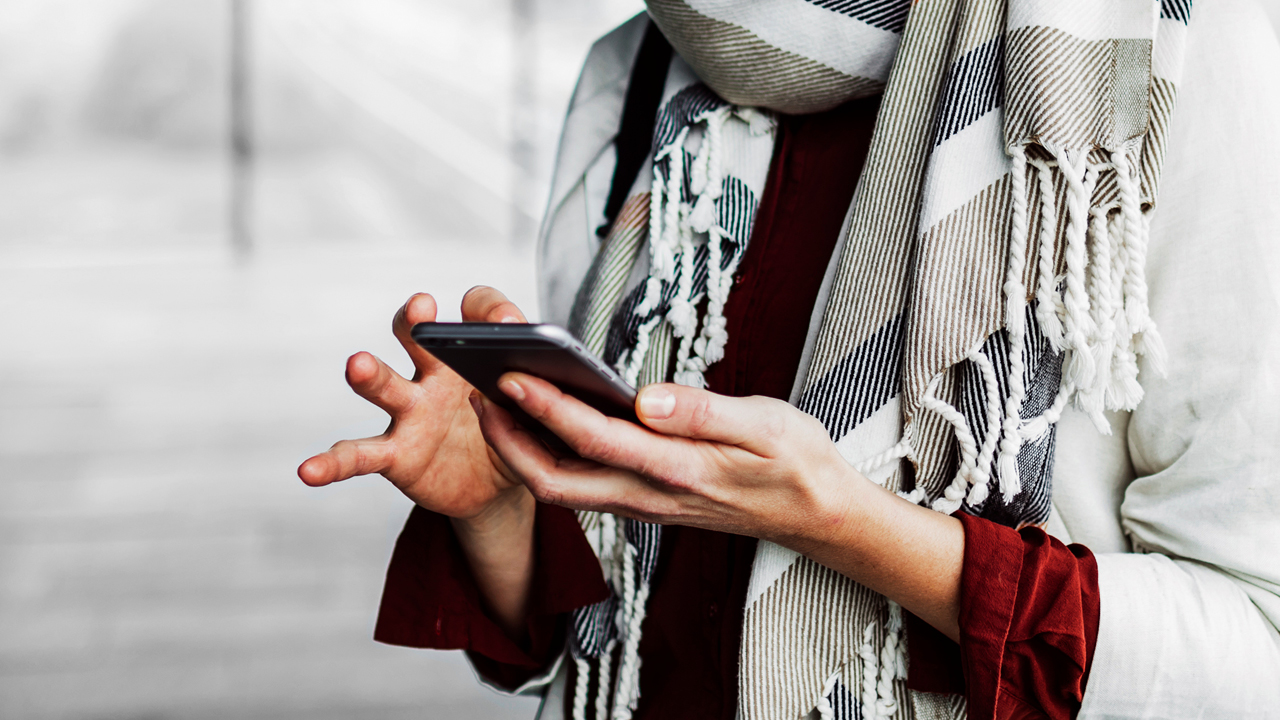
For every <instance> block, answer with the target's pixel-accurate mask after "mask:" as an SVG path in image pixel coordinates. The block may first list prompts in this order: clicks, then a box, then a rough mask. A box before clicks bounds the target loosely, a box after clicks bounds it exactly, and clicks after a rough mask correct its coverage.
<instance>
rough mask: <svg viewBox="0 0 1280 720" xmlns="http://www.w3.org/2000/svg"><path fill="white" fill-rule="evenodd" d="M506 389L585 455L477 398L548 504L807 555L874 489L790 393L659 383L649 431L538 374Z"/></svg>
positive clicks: (510, 381) (517, 469)
mask: <svg viewBox="0 0 1280 720" xmlns="http://www.w3.org/2000/svg"><path fill="white" fill-rule="evenodd" d="M499 387H500V388H501V389H502V390H503V392H505V393H506V394H507V395H509V396H510V397H511V398H512V399H513V400H515V401H516V402H517V403H518V404H519V405H520V407H522V408H523V409H524V410H525V411H526V412H528V413H529V414H530V415H531V416H533V417H534V418H536V419H537V420H538V421H539V422H541V423H542V424H544V425H546V426H547V428H548V429H550V430H551V431H552V432H554V433H556V434H557V435H559V436H560V437H561V438H562V439H563V440H564V441H565V442H566V443H567V444H568V445H569V447H571V448H573V450H574V451H575V452H577V453H578V455H580V456H581V457H579V458H558V457H556V456H555V455H553V454H552V453H551V452H549V451H548V450H547V449H546V447H545V446H543V445H542V443H540V442H539V441H538V440H537V439H536V438H535V437H534V436H532V435H531V434H529V433H528V432H526V431H524V430H523V429H522V428H520V427H519V426H518V425H516V424H515V422H514V421H513V420H512V418H511V416H510V415H509V414H508V413H506V412H505V411H504V410H502V409H501V408H500V407H498V406H497V405H494V404H492V403H490V402H488V401H487V400H484V399H483V398H481V397H478V396H474V397H473V400H472V403H473V405H475V406H476V407H477V413H478V414H479V415H480V427H481V430H482V432H483V433H484V436H485V439H486V440H487V441H488V442H489V444H490V446H492V447H493V449H494V450H495V451H496V452H497V453H498V455H499V456H500V457H501V458H502V460H503V462H505V463H506V465H507V467H508V468H510V470H511V471H512V472H514V473H515V474H516V476H517V477H519V478H520V479H521V481H522V482H524V484H525V485H526V486H527V487H528V488H529V489H530V490H531V491H532V492H533V494H534V496H535V497H537V498H538V499H539V500H541V501H543V502H547V503H551V504H556V505H566V506H569V507H572V508H575V509H587V510H603V511H607V512H610V513H614V514H617V515H623V516H626V517H631V518H636V519H639V520H644V521H648V522H655V523H661V524H675V525H692V526H695V527H700V528H706V529H711V530H718V531H722V532H729V533H734V534H738V535H749V536H752V537H758V538H763V539H766V540H771V541H773V542H777V543H779V544H781V545H785V546H787V547H790V548H792V549H793V550H797V551H799V552H807V551H808V550H809V549H813V548H816V547H819V546H822V545H824V544H826V543H828V542H829V540H830V539H832V537H833V535H838V534H841V532H842V525H844V524H846V523H847V522H849V521H850V519H851V518H854V517H856V516H857V513H856V512H852V510H853V509H854V508H853V507H852V506H853V505H856V504H857V503H858V501H859V496H860V495H862V494H865V491H866V490H875V489H876V488H875V486H873V485H872V484H871V483H870V482H869V481H867V480H866V478H864V477H862V475H861V474H859V473H858V472H857V471H856V470H854V469H853V467H852V466H850V465H849V464H848V463H847V462H846V461H845V460H844V459H843V458H842V457H841V456H840V454H839V452H838V451H837V450H836V447H835V445H834V444H833V443H832V442H831V439H830V438H829V437H828V435H827V432H826V430H825V429H824V428H823V427H822V425H821V423H819V422H818V421H817V420H816V419H814V418H813V417H811V416H809V415H807V414H805V413H803V412H801V411H799V410H797V409H796V408H794V407H792V406H791V405H789V404H787V403H785V402H782V401H780V400H774V399H770V398H764V397H747V398H734V397H727V396H723V395H717V394H715V393H711V392H708V391H705V390H698V389H694V388H689V387H683V386H680V385H673V384H657V385H650V386H648V387H645V388H644V389H642V390H641V391H640V395H639V397H638V399H637V402H636V412H637V414H638V415H639V417H640V420H641V421H642V422H643V423H644V424H645V426H646V427H640V426H637V425H635V424H633V423H630V422H627V421H625V420H617V419H613V418H609V417H606V416H604V415H603V414H601V413H599V412H598V411H596V410H594V409H592V408H590V407H589V406H587V405H585V404H584V403H582V402H580V401H578V400H577V399H575V398H573V397H570V396H568V395H565V394H564V393H562V392H560V390H558V389H557V388H556V387H555V386H553V385H551V384H550V383H548V382H546V381H543V380H540V379H538V378H535V377H532V376H529V375H523V374H520V373H508V374H507V375H506V376H504V377H503V379H502V381H501V383H500V385H499Z"/></svg>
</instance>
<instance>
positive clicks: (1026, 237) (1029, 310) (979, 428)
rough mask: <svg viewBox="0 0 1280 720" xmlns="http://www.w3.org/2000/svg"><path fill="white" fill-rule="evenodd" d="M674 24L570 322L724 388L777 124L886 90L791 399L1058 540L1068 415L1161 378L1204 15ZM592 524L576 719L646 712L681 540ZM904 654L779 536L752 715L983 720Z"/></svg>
mask: <svg viewBox="0 0 1280 720" xmlns="http://www.w3.org/2000/svg"><path fill="white" fill-rule="evenodd" d="M648 6H649V12H650V15H651V17H652V18H653V20H654V22H655V23H656V24H657V25H658V27H660V28H661V30H662V33H663V35H664V36H665V37H666V38H667V39H668V40H669V41H670V43H671V45H672V46H673V47H674V48H675V49H676V51H677V52H678V53H679V57H677V58H675V59H673V60H672V62H671V68H670V71H669V72H668V75H667V80H666V88H665V90H664V93H663V100H662V103H661V105H660V108H659V111H658V116H657V121H656V124H655V129H654V140H653V145H652V152H651V154H650V157H649V160H648V161H647V162H646V163H645V165H644V168H643V169H642V170H641V172H640V178H639V179H638V180H637V181H636V183H635V185H634V186H633V187H632V188H631V191H632V192H631V193H630V195H629V197H628V198H627V201H626V202H625V203H624V205H623V206H622V209H621V212H619V213H618V217H617V220H616V221H615V222H614V224H613V226H612V229H611V230H610V232H609V235H608V236H607V237H606V239H605V241H604V243H603V245H602V248H601V250H600V251H599V253H598V254H597V256H596V259H595V261H594V263H593V265H592V267H591V269H590V271H589V273H588V275H587V279H586V281H585V282H584V284H583V287H582V290H581V291H580V293H579V296H578V301H577V303H576V305H575V308H574V313H573V318H572V321H571V326H572V328H571V329H573V330H574V331H575V332H577V333H578V335H579V336H580V337H582V338H583V339H584V341H586V343H587V344H588V346H590V347H591V348H592V349H593V350H596V351H597V352H602V353H603V354H604V356H605V357H606V359H607V360H609V361H610V362H613V363H615V364H616V366H617V367H618V368H619V370H620V371H621V372H622V373H623V374H624V375H625V376H626V377H627V378H628V379H629V380H631V381H632V382H636V383H638V384H644V383H648V382H658V381H663V380H667V379H669V378H670V379H674V380H675V381H677V382H681V383H684V384H689V385H695V386H702V385H704V380H703V377H702V372H703V371H704V370H705V369H706V368H707V366H708V365H710V364H711V363H714V362H715V361H716V360H717V359H719V357H720V356H721V355H722V354H723V348H724V343H725V340H726V336H725V332H724V318H723V314H722V313H723V307H724V302H725V300H726V298H727V295H728V292H729V289H730V287H731V285H732V282H731V278H732V274H733V271H734V269H735V268H736V266H737V264H738V262H739V261H740V259H741V258H742V255H743V253H744V251H745V249H746V246H747V241H748V239H749V236H750V228H751V221H752V219H753V218H754V213H755V207H756V199H757V198H758V197H759V195H760V193H761V191H762V189H763V183H764V177H765V175H766V174H767V168H768V159H769V157H770V155H771V152H772V137H773V135H772V124H771V121H770V117H771V114H770V113H771V112H784V113H804V112H815V111H820V110H824V109H828V108H832V107H835V106H837V105H839V104H841V103H843V102H846V101H848V100H850V99H853V98H857V97H862V96H866V95H871V94H875V93H879V92H883V94H884V97H883V100H882V103H881V110H880V116H879V119H878V121H877V125H876V129H875V133H874V136H873V139H872V146H871V151H870V154H869V156H868V159H867V161H866V165H865V168H864V170H863V174H862V178H861V180H860V182H859V186H858V190H857V192H856V194H855V197H854V200H853V206H852V208H851V209H850V215H849V220H848V222H847V225H846V228H845V229H844V231H843V235H842V238H841V242H840V245H839V246H838V247H839V251H838V252H839V257H838V262H837V263H836V265H835V266H834V268H833V270H834V271H833V273H832V275H831V278H830V282H829V284H828V285H827V290H826V291H825V304H824V305H823V308H822V310H821V316H820V319H819V320H817V322H816V326H815V327H816V332H814V333H813V335H812V337H811V341H810V342H811V344H810V347H809V348H807V349H806V354H805V357H806V358H807V359H808V364H807V372H806V373H805V375H804V379H803V382H802V383H801V384H800V385H798V390H799V392H798V393H797V395H796V397H795V398H794V401H795V403H796V404H797V405H798V406H799V407H800V409H802V410H804V411H805V412H808V413H810V414H812V415H814V416H815V417H817V418H818V419H819V420H821V421H822V422H823V424H824V425H825V426H826V428H827V430H828V432H829V433H830V436H831V438H832V440H833V441H834V442H835V443H836V445H837V447H838V448H839V450H840V452H841V454H842V456H844V457H845V458H846V459H847V460H848V461H849V462H850V463H851V464H853V465H854V466H855V467H857V468H858V469H859V470H860V471H861V472H863V473H864V474H865V475H867V477H869V478H870V479H871V480H873V481H875V482H879V483H881V484H882V485H884V486H886V487H888V488H889V489H891V490H893V491H895V492H898V493H899V494H900V495H902V496H903V497H905V498H907V499H908V500H910V501H912V502H917V503H921V504H924V505H927V506H929V507H932V508H933V509H935V510H937V511H939V512H943V513H954V512H957V511H963V512H967V513H970V514H973V515H977V516H980V517H984V518H987V519H990V520H992V521H995V522H999V523H1002V524H1005V525H1008V526H1011V527H1022V526H1026V525H1043V524H1044V523H1045V522H1046V520H1047V519H1048V515H1049V511H1050V501H1051V495H1052V476H1053V451H1054V438H1055V425H1056V423H1057V421H1058V419H1059V418H1060V416H1061V414H1062V412H1063V411H1064V409H1065V408H1066V407H1067V405H1068V404H1071V405H1072V406H1073V407H1075V408H1077V409H1079V410H1080V411H1082V412H1084V413H1086V414H1087V415H1088V416H1089V417H1091V418H1092V419H1093V420H1094V422H1095V424H1096V425H1097V426H1098V429H1099V431H1101V432H1104V433H1109V432H1110V427H1109V425H1108V423H1107V420H1106V417H1105V415H1104V413H1105V411H1108V410H1129V409H1133V408H1134V407H1135V406H1136V405H1137V404H1138V403H1139V402H1140V400H1141V398H1142V388H1141V386H1140V385H1139V384H1138V382H1137V376H1138V358H1139V357H1140V356H1141V357H1143V358H1144V363H1145V367H1146V368H1147V369H1148V371H1151V372H1155V373H1157V374H1159V373H1161V372H1163V370H1162V366H1163V362H1164V358H1163V348H1162V345H1161V343H1160V339H1159V335H1158V333H1157V331H1156V328H1155V326H1154V324H1153V322H1152V320H1151V318H1150V316H1149V314H1148V311H1147V302H1146V284H1145V279H1144V274H1143V267H1144V264H1145V256H1146V246H1147V236H1148V230H1147V228H1148V220H1149V214H1150V212H1151V209H1152V207H1153V206H1154V202H1155V198H1156V195H1157V185H1158V180H1159V175H1160V167H1161V163H1162V160H1163V156H1164V145H1165V139H1166V137H1167V133H1168V125H1169V121H1170V117H1171V115H1172V112H1173V108H1174V104H1175V99H1176V94H1177V81H1178V78H1179V75H1180V71H1181V63H1182V49H1183V46H1184V42H1185V35H1186V26H1187V22H1188V20H1189V15H1190V0H1080V1H1079V2H1073V3H1056V2H1052V1H1051V0H917V2H915V3H914V4H910V3H908V2H905V1H904V0H752V1H749V2H748V1H745V0H744V1H735V0H649V2H648ZM686 63H687V64H686ZM820 302H823V299H822V298H820ZM699 308H702V310H701V312H699ZM672 373H674V375H673V374H672ZM580 519H581V521H582V523H583V526H584V529H585V530H586V532H587V535H588V538H589V539H590V540H591V542H592V543H593V546H594V548H595V549H596V551H597V553H598V554H599V555H600V558H601V562H602V565H603V567H604V569H605V572H606V577H607V578H608V580H609V583H610V585H611V587H612V588H613V590H614V597H612V598H611V599H610V600H608V601H606V602H604V603H601V604H599V605H596V606H592V607H588V608H584V609H582V610H579V611H578V612H576V613H575V615H574V618H573V627H574V632H573V634H572V635H573V637H572V638H571V642H570V655H571V657H572V658H573V660H574V662H575V663H576V665H577V670H578V673H577V687H576V688H574V691H573V697H574V704H573V713H574V717H575V718H584V719H585V718H586V717H595V718H597V719H600V718H606V717H608V718H629V717H630V716H631V713H632V712H633V710H634V709H635V707H636V703H637V701H638V699H639V682H638V677H639V672H640V658H639V657H638V654H637V648H638V644H639V638H640V627H641V624H642V622H643V619H644V607H645V600H646V599H647V597H648V586H649V579H650V578H651V577H652V573H653V570H654V566H655V565H656V561H657V552H658V546H659V542H660V538H661V530H660V528H659V527H658V526H654V525H648V524H645V523H639V522H636V521H630V520H622V519H620V518H614V517H611V516H608V515H600V514H596V513H582V514H581V517H580ZM904 645H905V641H904V638H903V633H902V613H901V609H900V608H898V607H897V606H896V605H895V604H894V603H892V602H890V601H888V600H886V599H885V598H884V597H882V596H880V595H878V594H877V593H874V592H872V591H871V590H869V589H867V588H865V587H862V586H861V585H859V584H857V583H855V582H854V581H852V580H850V579H849V578H847V577H844V576H842V575H840V574H838V573H835V572H833V571H831V570H830V569H827V568H825V567H823V566H820V565H817V564H816V563H813V562H812V561H810V560H808V559H806V558H804V557H801V556H800V555H798V554H797V553H794V552H792V551H790V550H787V549H785V548H782V547H779V546H777V545H773V544H771V543H761V545H760V547H759V550H758V551H757V555H756V560H755V565H754V567H753V572H752V580H751V583H750V588H749V590H748V595H747V603H746V611H745V619H744V627H743V634H742V650H741V657H740V665H739V687H740V690H739V712H740V714H741V716H742V717H743V718H745V719H746V720H754V719H756V718H762V719H764V718H767V719H769V720H774V719H777V720H784V719H785V720H791V719H793V718H800V717H804V716H806V715H807V714H809V713H811V712H816V713H817V715H818V716H819V717H821V718H867V719H869V718H899V717H902V718H912V717H922V718H924V717H928V718H932V717H948V718H950V717H963V716H965V714H966V709H965V702H964V699H963V698H960V697H955V696H945V695H935V694H929V693H920V692H915V691H909V690H907V689H906V687H905V685H904V678H905V675H906V662H905V656H904Z"/></svg>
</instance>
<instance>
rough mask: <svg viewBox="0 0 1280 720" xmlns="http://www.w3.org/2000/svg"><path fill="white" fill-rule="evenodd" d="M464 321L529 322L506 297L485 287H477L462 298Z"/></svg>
mask: <svg viewBox="0 0 1280 720" xmlns="http://www.w3.org/2000/svg"><path fill="white" fill-rule="evenodd" d="M462 319H463V320H465V321H466V322H492V323H522V322H528V320H525V319H524V313H522V312H520V308H518V307H516V304H515V303H513V302H511V301H510V300H508V299H507V296H506V295H503V294H502V293H501V292H498V291H497V290H495V289H493V288H491V287H487V286H485V285H477V286H475V287H473V288H471V289H470V290H468V291H467V294H466V295H463V296H462Z"/></svg>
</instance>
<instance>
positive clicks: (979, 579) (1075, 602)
mask: <svg viewBox="0 0 1280 720" xmlns="http://www.w3.org/2000/svg"><path fill="white" fill-rule="evenodd" d="M957 517H958V518H959V519H960V521H961V522H962V523H963V524H964V531H965V551H964V568H963V570H962V573H961V600H960V644H959V646H957V645H956V644H955V643H953V642H951V641H950V640H949V639H947V638H946V637H945V636H943V635H942V634H941V633H939V632H938V631H937V630H935V629H933V628H932V627H930V626H928V625H926V624H925V623H924V622H922V621H920V620H918V619H916V618H914V617H910V616H908V618H907V631H908V651H909V652H910V655H911V676H910V678H909V680H908V686H910V687H912V688H913V689H916V690H923V691H927V692H951V693H963V694H965V695H967V696H968V699H969V717H970V718H972V719H973V720H989V719H990V718H999V719H1000V720H1009V719H1012V718H1017V719H1022V718H1051V719H1052V720H1059V719H1066V718H1074V717H1075V716H1076V713H1077V712H1078V711H1079V709H1080V703H1081V701H1082V700H1083V698H1084V689H1085V683H1086V681H1087V680H1088V677H1089V664H1090V660H1091V659H1092V658H1093V652H1094V647H1095V645H1096V642H1097V637H1098V607H1099V593H1098V565H1097V562H1096V560H1095V559H1094V557H1093V554H1092V553H1091V552H1089V550H1088V548H1085V547H1084V546H1082V545H1063V544H1062V543H1061V542H1058V541H1057V540H1055V539H1053V538H1052V537H1050V536H1049V535H1048V534H1046V533H1045V532H1044V531H1042V530H1040V529H1039V528H1034V527H1029V528H1024V529H1023V530H1021V531H1015V530H1013V529H1012V528H1009V527H1006V526H1003V525H998V524H996V523H993V522H990V521H988V520H982V519H980V518H975V517H972V516H969V515H965V514H963V513H961V514H959V515H957Z"/></svg>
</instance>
